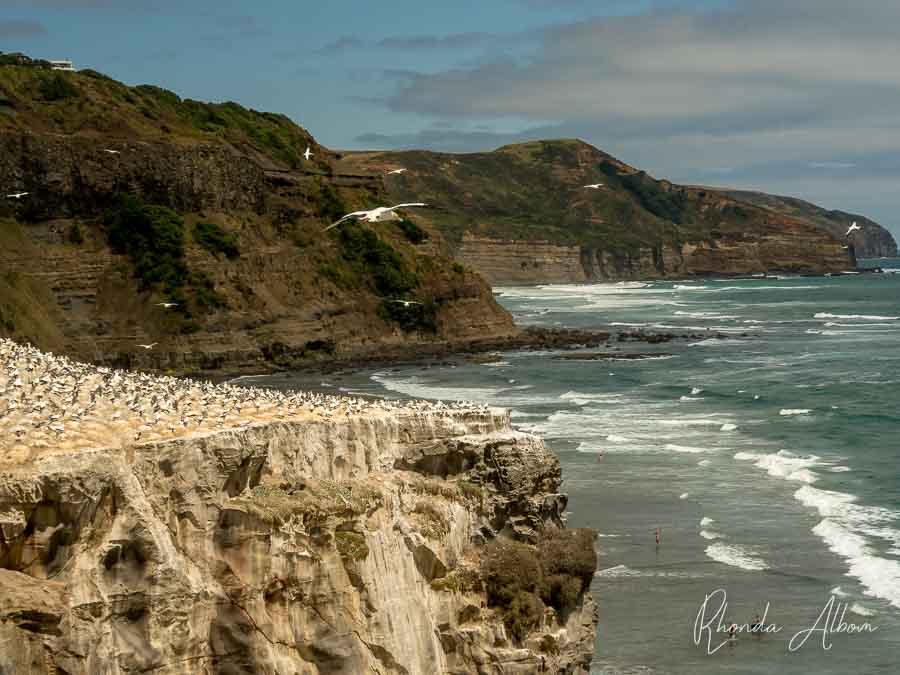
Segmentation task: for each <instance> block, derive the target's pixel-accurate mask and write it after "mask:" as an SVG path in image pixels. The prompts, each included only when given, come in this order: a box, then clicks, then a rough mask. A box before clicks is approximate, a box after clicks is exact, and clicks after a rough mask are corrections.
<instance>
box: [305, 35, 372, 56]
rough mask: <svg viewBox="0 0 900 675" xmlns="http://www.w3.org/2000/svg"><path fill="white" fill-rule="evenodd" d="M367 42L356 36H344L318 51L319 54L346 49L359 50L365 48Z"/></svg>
mask: <svg viewBox="0 0 900 675" xmlns="http://www.w3.org/2000/svg"><path fill="white" fill-rule="evenodd" d="M365 46H366V42H365V40H363V39H362V38H358V37H356V36H354V35H342V36H341V37H339V38H338V39H337V40H334V41H333V42H329V43H328V44H326V45H324V46H323V47H320V48H319V49H317V50H316V51H318V52H319V53H323V54H324V53H327V52H339V51H343V50H345V49H359V48H360V47H365Z"/></svg>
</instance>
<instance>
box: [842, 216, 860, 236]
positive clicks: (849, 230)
mask: <svg viewBox="0 0 900 675" xmlns="http://www.w3.org/2000/svg"><path fill="white" fill-rule="evenodd" d="M861 229H862V228H861V227H860V226H859V225H857V224H856V221H855V220H854V221H853V224H852V225H851V226H850V227H849V228H847V234H845V235H844V236H845V237H849V236H850V235H851V234H853V233H854V232H856V231H857V230H861Z"/></svg>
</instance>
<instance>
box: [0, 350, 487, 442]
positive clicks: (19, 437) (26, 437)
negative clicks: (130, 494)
mask: <svg viewBox="0 0 900 675" xmlns="http://www.w3.org/2000/svg"><path fill="white" fill-rule="evenodd" d="M442 410H443V411H446V412H448V413H450V412H451V411H461V410H479V411H483V410H486V407H484V406H477V405H475V404H470V403H461V402H458V403H441V402H434V403H432V402H426V401H385V400H370V399H362V398H357V397H350V396H331V395H326V394H321V393H312V392H284V391H276V390H271V389H262V388H255V387H244V386H236V385H231V384H213V383H210V382H203V381H196V380H187V379H178V378H173V377H161V376H156V375H149V374H145V373H137V372H130V371H123V370H116V369H112V368H105V367H96V366H93V365H90V364H85V363H79V362H77V361H73V360H71V359H69V358H66V357H64V356H55V355H53V354H49V353H45V352H42V351H40V350H39V349H36V348H34V347H31V346H25V345H20V344H18V343H16V342H13V341H12V340H8V339H0V451H3V452H4V453H5V456H6V457H7V458H10V457H11V456H13V455H15V454H17V452H18V453H23V452H24V453H27V452H29V451H31V450H34V449H41V448H60V449H87V448H99V447H116V446H121V445H130V444H134V443H142V442H147V441H159V440H163V439H169V438H175V437H181V436H188V435H193V434H197V433H204V432H212V431H216V430H222V429H227V428H235V427H241V426H245V425H249V424H253V423H259V422H266V421H272V420H289V419H290V420H302V419H317V418H323V417H342V416H351V415H359V414H363V413H372V412H378V411H380V412H395V413H396V412H407V413H410V412H426V411H431V412H435V411H442Z"/></svg>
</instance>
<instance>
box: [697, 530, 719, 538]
mask: <svg viewBox="0 0 900 675" xmlns="http://www.w3.org/2000/svg"><path fill="white" fill-rule="evenodd" d="M700 536H701V537H703V538H704V539H709V540H713V539H718V538H719V535H718V534H716V533H715V532H710V531H709V530H700Z"/></svg>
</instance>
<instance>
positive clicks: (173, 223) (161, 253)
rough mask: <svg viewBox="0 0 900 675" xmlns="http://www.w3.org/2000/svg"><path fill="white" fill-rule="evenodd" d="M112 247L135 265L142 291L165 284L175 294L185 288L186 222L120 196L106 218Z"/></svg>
mask: <svg viewBox="0 0 900 675" xmlns="http://www.w3.org/2000/svg"><path fill="white" fill-rule="evenodd" d="M104 224H105V225H106V236H107V240H108V241H109V245H110V247H111V248H112V250H113V251H115V252H116V253H124V254H126V255H127V256H128V257H129V258H130V259H131V261H132V263H133V264H134V272H135V276H136V277H137V278H138V280H139V281H140V287H141V290H147V289H149V288H151V287H152V286H154V285H156V284H162V285H163V287H164V288H165V290H166V291H167V292H169V293H170V294H174V293H175V292H176V291H177V290H178V289H180V288H181V287H182V286H184V283H185V281H187V277H188V268H187V265H186V264H185V262H184V221H183V220H182V219H181V217H180V216H179V215H178V214H177V213H175V212H174V211H172V210H171V209H168V208H166V207H164V206H148V205H145V204H143V203H141V202H140V201H139V200H138V199H136V198H134V197H132V196H131V195H119V197H118V198H117V200H116V203H115V205H114V206H113V207H112V208H111V209H109V210H108V211H107V213H106V217H105V218H104Z"/></svg>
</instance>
